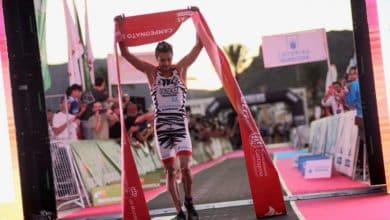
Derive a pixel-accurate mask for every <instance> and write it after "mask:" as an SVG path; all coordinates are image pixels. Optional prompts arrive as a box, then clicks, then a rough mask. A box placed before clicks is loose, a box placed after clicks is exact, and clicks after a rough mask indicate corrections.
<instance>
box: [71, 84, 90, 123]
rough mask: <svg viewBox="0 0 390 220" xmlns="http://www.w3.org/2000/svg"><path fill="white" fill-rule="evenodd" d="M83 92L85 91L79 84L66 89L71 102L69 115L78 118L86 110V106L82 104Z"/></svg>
mask: <svg viewBox="0 0 390 220" xmlns="http://www.w3.org/2000/svg"><path fill="white" fill-rule="evenodd" d="M82 91H83V89H82V88H81V86H80V85H78V84H73V85H71V86H70V87H68V88H67V89H66V95H67V97H68V100H69V102H70V108H69V113H70V114H72V115H75V116H76V117H80V116H81V115H82V114H83V113H84V111H85V109H86V106H85V105H84V104H83V105H81V103H80V97H81V93H82Z"/></svg>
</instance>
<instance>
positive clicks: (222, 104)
mask: <svg viewBox="0 0 390 220" xmlns="http://www.w3.org/2000/svg"><path fill="white" fill-rule="evenodd" d="M244 98H245V101H246V103H247V104H248V105H249V106H251V105H259V104H267V103H276V102H285V103H286V104H288V105H289V106H290V108H291V113H292V115H293V125H294V126H300V125H304V124H306V123H307V121H306V116H305V106H304V100H303V99H302V98H301V97H300V96H299V95H297V94H296V93H295V92H293V91H292V90H281V91H272V92H266V93H255V94H248V95H245V96H244ZM228 108H232V105H231V103H230V101H229V99H228V98H227V97H226V96H220V97H217V98H215V99H214V100H213V101H212V102H211V103H210V105H209V106H208V107H207V108H206V116H208V117H213V116H216V115H217V114H218V113H219V112H220V111H221V110H224V109H228Z"/></svg>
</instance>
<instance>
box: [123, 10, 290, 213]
mask: <svg viewBox="0 0 390 220" xmlns="http://www.w3.org/2000/svg"><path fill="white" fill-rule="evenodd" d="M179 15H180V16H179ZM189 17H192V21H193V23H194V25H195V28H196V31H197V33H198V35H199V36H200V38H201V41H202V43H203V45H204V47H205V49H206V51H207V54H208V55H209V57H210V59H211V62H212V63H213V65H214V68H215V70H216V71H217V74H218V76H219V78H220V80H221V81H222V84H223V86H224V89H225V92H226V94H227V96H228V97H229V99H230V102H231V103H232V105H233V107H234V109H235V110H236V112H237V115H238V117H239V122H240V123H239V124H240V130H241V137H242V141H243V148H244V154H245V161H246V167H247V173H248V177H249V184H250V188H251V192H252V198H253V203H254V208H255V212H256V216H257V217H264V216H273V215H282V214H286V207H285V204H284V200H283V194H282V190H281V186H280V182H279V176H278V174H277V172H276V169H275V167H274V166H273V163H272V161H271V159H270V157H269V155H268V153H267V150H266V148H265V144H264V141H263V138H262V137H261V135H260V133H259V130H258V128H257V126H256V123H255V120H254V119H253V117H252V115H251V113H250V111H249V108H248V105H247V104H246V102H245V99H244V96H243V95H242V92H241V90H240V88H239V86H238V83H237V81H236V80H235V78H234V76H233V73H232V71H231V69H230V65H229V62H228V60H227V59H226V57H225V55H224V53H223V51H222V50H221V49H220V48H219V47H218V45H217V44H216V42H215V40H214V38H213V36H212V33H211V31H210V29H209V27H208V25H207V23H206V21H205V19H204V18H203V16H202V14H201V13H200V12H199V11H192V10H189V9H187V10H176V11H168V12H162V13H156V14H147V15H141V16H134V17H126V18H125V21H124V22H123V23H122V25H121V26H120V27H119V29H117V30H116V35H117V36H121V37H120V38H118V39H122V40H123V41H124V42H125V45H127V46H135V45H141V44H147V43H152V42H156V41H160V40H164V39H166V38H168V37H169V36H171V35H172V34H173V33H174V32H176V30H177V29H178V28H179V27H180V25H181V23H183V22H184V21H185V20H187V19H188V18H189ZM132 18H133V19H137V20H138V22H135V21H134V20H133V19H132ZM140 24H142V25H140ZM160 29H166V30H168V29H169V30H172V32H169V33H168V31H166V32H163V34H153V35H151V34H148V35H146V34H142V36H141V34H138V35H137V33H151V32H150V31H151V30H160ZM158 33H159V32H158ZM134 34H135V35H134Z"/></svg>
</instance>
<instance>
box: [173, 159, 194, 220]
mask: <svg viewBox="0 0 390 220" xmlns="http://www.w3.org/2000/svg"><path fill="white" fill-rule="evenodd" d="M179 153H180V152H179ZM178 158H179V160H180V169H181V173H182V178H183V180H182V182H183V188H184V194H185V198H184V206H185V207H186V210H187V214H188V218H187V219H188V220H197V219H199V215H198V212H197V211H196V210H195V207H194V204H193V201H192V173H191V169H190V165H191V155H179V156H178Z"/></svg>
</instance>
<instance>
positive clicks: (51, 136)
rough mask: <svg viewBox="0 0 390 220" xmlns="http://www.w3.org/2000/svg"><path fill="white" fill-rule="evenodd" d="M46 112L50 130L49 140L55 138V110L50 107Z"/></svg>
mask: <svg viewBox="0 0 390 220" xmlns="http://www.w3.org/2000/svg"><path fill="white" fill-rule="evenodd" d="M46 114H47V127H48V132H49V140H53V139H54V138H55V135H54V131H53V117H54V112H53V111H52V110H51V109H48V110H47V113H46Z"/></svg>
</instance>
